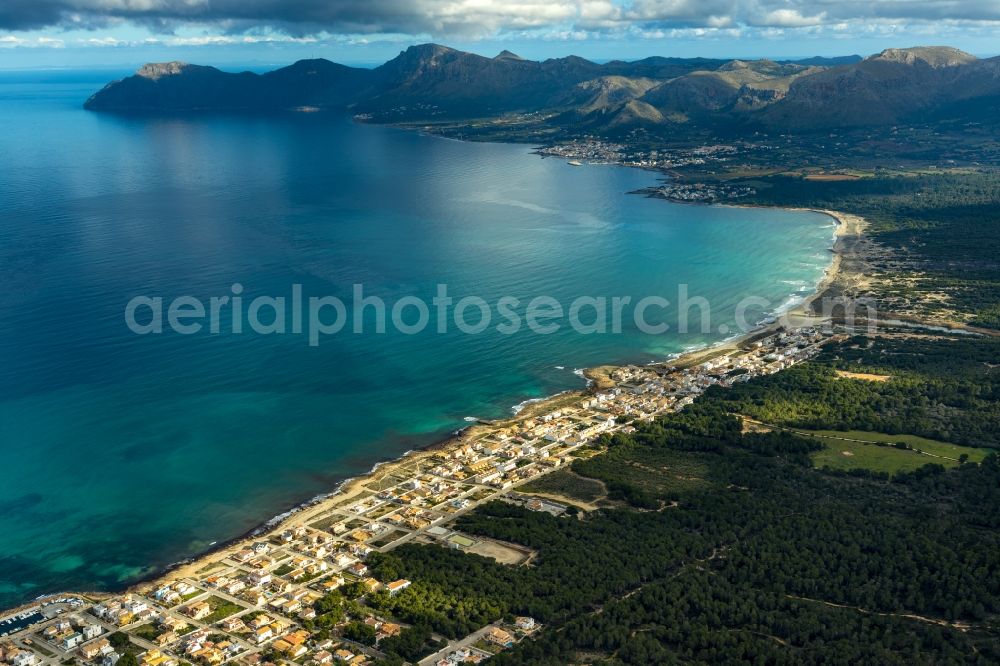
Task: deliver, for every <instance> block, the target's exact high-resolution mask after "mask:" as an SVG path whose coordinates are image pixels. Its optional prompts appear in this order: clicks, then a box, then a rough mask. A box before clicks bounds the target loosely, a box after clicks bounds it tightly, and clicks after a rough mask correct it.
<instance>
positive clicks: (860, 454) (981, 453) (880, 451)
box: [795, 429, 992, 474]
mask: <svg viewBox="0 0 1000 666" xmlns="http://www.w3.org/2000/svg"><path fill="white" fill-rule="evenodd" d="M795 432H797V433H799V434H803V435H809V436H811V437H816V438H819V439H822V440H823V443H824V444H825V445H826V448H825V449H824V450H822V451H818V452H817V453H814V454H813V455H812V460H813V464H814V465H815V466H816V467H818V468H823V467H829V468H831V469H842V470H849V469H859V468H863V469H870V470H872V471H873V472H887V473H889V474H893V473H895V472H910V471H913V470H915V469H918V468H920V467H923V466H924V465H926V464H928V463H938V464H940V465H944V466H945V467H955V466H957V465H958V459H959V457H960V456H961V455H963V454H965V455H967V456H968V459H969V461H971V462H981V461H982V460H983V458H985V457H986V456H987V455H988V454H989V453H991V452H992V449H981V448H971V447H967V446H958V445H957V444H948V443H947V442H939V441H936V440H933V439H927V438H925V437H917V436H915V435H887V434H885V433H880V432H865V431H861V430H845V431H842V432H841V431H835V430H798V429H796V430H795ZM845 440H863V441H845ZM864 442H871V444H866V443H864ZM896 442H904V443H906V444H907V445H909V446H910V447H911V448H910V449H898V448H895V447H894V446H892V445H893V444H895V443H896ZM879 443H882V444H888V445H889V446H878V444H879ZM921 452H922V453H921ZM848 454H849V455H848Z"/></svg>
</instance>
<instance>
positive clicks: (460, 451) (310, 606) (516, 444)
mask: <svg viewBox="0 0 1000 666" xmlns="http://www.w3.org/2000/svg"><path fill="white" fill-rule="evenodd" d="M830 339H831V338H830V336H829V335H827V334H824V333H821V332H820V331H818V330H816V329H812V328H803V329H798V330H794V331H784V330H779V331H778V332H769V333H763V334H761V337H760V339H757V340H756V341H754V342H752V343H747V344H746V345H744V348H743V349H739V350H732V351H729V352H726V353H722V354H720V355H719V356H717V357H715V358H712V359H710V360H707V361H704V362H702V363H700V364H698V365H694V366H693V367H687V368H681V367H677V366H675V365H672V364H671V363H670V362H667V363H661V364H655V365H649V366H626V367H621V368H617V369H614V370H613V371H611V372H610V374H609V378H610V380H611V382H612V383H613V387H611V388H607V389H601V390H592V391H590V392H588V393H587V394H586V395H585V396H584V397H582V398H579V399H577V400H575V401H574V402H572V403H571V404H568V405H560V406H559V408H558V409H553V410H551V411H543V412H542V413H538V414H533V415H531V416H528V417H524V418H520V419H516V420H514V421H511V422H510V423H506V424H502V425H501V426H499V427H497V428H495V429H492V430H490V431H489V432H488V434H485V435H482V436H481V437H478V438H475V439H473V440H472V441H468V440H463V441H460V442H459V444H458V445H456V446H452V447H447V448H443V449H441V450H437V451H434V452H433V453H432V454H430V455H427V456H423V457H419V458H417V459H416V460H415V461H413V462H412V464H410V465H405V464H403V463H401V464H400V466H399V467H398V469H394V471H393V473H392V474H389V475H388V476H385V477H378V478H377V480H376V479H375V478H374V477H373V479H372V480H371V481H368V482H366V483H365V484H364V486H363V487H364V492H361V493H357V494H354V495H350V496H345V497H338V495H337V494H334V495H333V496H331V497H330V498H328V499H327V500H325V501H324V504H323V506H324V507H329V508H327V509H324V510H323V511H320V512H319V513H317V514H315V515H310V517H309V521H308V522H307V523H306V524H298V525H294V526H284V527H278V528H277V529H276V530H275V531H273V532H270V533H268V534H262V535H261V536H260V537H258V538H257V540H255V541H248V542H246V543H245V544H242V545H240V546H238V547H236V548H230V549H229V550H227V551H223V552H220V553H215V554H210V555H208V556H206V557H205V558H203V559H202V560H200V561H199V563H198V564H200V565H203V566H202V567H201V568H200V569H197V570H195V573H193V574H191V575H184V576H180V577H175V578H173V579H170V580H165V581H160V582H157V583H153V584H146V585H145V586H139V587H138V588H137V589H135V590H133V591H131V592H129V593H127V594H122V595H119V596H111V597H107V598H102V599H88V598H83V597H79V596H71V597H65V596H64V597H59V598H48V599H46V600H44V601H40V602H38V603H37V604H36V605H35V606H33V607H31V608H28V609H25V610H22V611H21V612H19V613H18V614H17V615H14V616H11V617H7V618H5V619H0V663H3V664H6V665H8V666H70V665H72V664H80V665H83V664H89V665H92V666H122V665H121V664H119V661H120V660H122V659H126V657H125V656H123V655H126V654H127V655H128V658H127V662H129V664H130V666H134V665H133V664H132V663H131V662H133V661H134V662H135V664H138V666H190V665H200V666H220V665H221V664H231V665H232V666H324V665H327V664H338V663H343V664H359V665H360V664H366V663H371V662H373V661H376V660H377V659H379V658H380V657H381V656H382V653H381V652H380V649H379V646H380V644H381V643H382V642H383V641H385V640H386V639H388V638H390V637H395V636H398V635H399V634H400V632H403V631H405V630H406V629H407V627H406V625H405V624H403V623H401V622H399V621H398V620H397V619H395V618H392V617H386V616H384V615H383V614H381V613H380V612H379V611H378V610H377V609H376V608H375V607H374V606H373V605H372V604H371V603H369V601H370V599H372V598H374V596H375V595H390V596H395V595H409V594H419V593H420V592H419V590H418V589H414V588H417V587H419V586H414V585H412V584H411V581H410V580H406V579H396V580H379V579H378V578H376V577H374V576H373V573H372V572H371V571H370V570H369V567H368V565H366V559H367V558H368V557H369V555H370V554H371V553H373V552H375V551H383V552H384V551H388V550H391V549H393V548H396V547H397V546H399V545H400V544H403V543H408V542H415V543H424V544H438V545H440V546H441V547H445V548H452V549H457V550H461V551H466V552H472V553H478V554H480V555H484V556H487V557H493V558H495V559H497V560H498V561H501V562H503V563H505V564H509V565H511V566H518V565H523V564H525V563H526V562H528V561H529V560H530V557H531V553H526V552H522V551H520V550H518V549H517V548H516V547H514V546H513V545H512V544H505V543H500V542H493V541H490V540H488V539H483V538H481V537H475V536H472V535H468V534H463V533H461V532H460V531H457V530H456V529H454V528H453V527H452V526H451V525H452V524H453V522H454V519H455V518H456V517H457V516H459V515H462V514H463V513H465V512H468V511H472V510H474V509H475V508H476V507H477V506H479V505H481V504H482V503H484V502H488V501H491V500H497V499H499V500H502V501H508V502H515V503H518V504H521V505H523V506H526V507H527V508H528V509H530V510H534V511H548V512H550V513H553V514H555V515H560V514H562V513H564V512H566V510H567V508H568V507H567V506H566V505H563V504H561V503H559V502H556V501H552V500H550V499H546V498H543V497H536V496H532V495H531V494H530V493H526V492H525V493H522V492H518V487H519V486H521V485H522V484H524V483H525V482H527V481H529V480H532V479H536V478H538V477H540V476H542V475H545V474H547V473H549V472H551V471H553V470H556V469H560V468H563V467H565V466H566V465H569V464H570V463H571V462H572V461H573V460H574V459H576V458H577V457H578V456H579V455H581V451H583V450H586V449H588V448H589V449H591V450H592V449H593V447H594V446H596V444H597V440H598V438H599V437H600V436H601V435H602V434H604V433H614V432H628V431H629V430H631V429H632V427H633V426H632V425H631V424H632V423H633V422H635V421H636V420H650V419H653V418H655V417H656V416H657V415H659V414H663V413H666V412H669V411H671V410H680V409H682V408H684V406H686V405H688V404H690V403H691V402H692V401H693V400H694V399H695V398H696V397H697V396H698V395H699V394H701V393H702V392H703V391H705V390H706V389H707V388H709V387H711V386H730V385H732V384H734V383H736V382H742V381H746V380H747V379H749V378H751V377H756V376H761V375H766V374H771V373H774V372H778V371H780V370H783V369H785V368H787V367H789V366H791V365H793V364H795V363H799V362H801V361H804V360H806V359H808V358H811V357H812V356H814V355H815V354H816V353H817V352H818V351H819V349H820V347H821V346H822V345H823V344H824V343H825V342H827V341H829V340H830ZM404 462H405V459H404ZM335 590H340V591H346V590H352V594H351V597H354V595H356V599H355V603H352V604H351V605H350V606H349V607H348V611H347V614H346V615H344V616H343V617H340V618H339V619H338V621H337V622H336V623H335V624H334V626H333V627H332V630H329V631H318V630H317V629H316V627H317V626H319V624H320V623H319V620H320V619H321V616H322V615H323V614H324V613H325V612H327V608H326V607H325V606H324V603H323V600H324V599H325V598H326V597H327V595H328V594H330V593H331V591H335ZM349 598H350V597H349ZM508 620H510V618H508ZM359 626H362V627H364V628H365V629H364V632H365V633H366V635H367V636H369V637H370V638H371V640H368V641H359V640H358V638H357V636H356V634H357V633H359V632H358V631H357V627H359ZM352 627H353V629H352ZM538 631H544V627H542V626H540V625H539V624H538V623H536V621H535V620H534V619H533V618H531V617H517V618H513V620H512V621H508V622H497V623H495V624H492V625H489V626H486V627H482V628H480V629H479V630H477V631H476V632H474V633H473V634H471V635H469V636H466V637H464V638H462V639H460V640H454V641H451V642H449V641H447V639H443V638H441V641H440V643H441V644H442V645H443V647H442V648H441V649H440V650H439V651H438V652H437V653H435V654H432V655H429V656H428V657H426V658H425V659H423V660H421V661H420V662H419V663H420V664H421V665H438V666H449V665H455V664H470V663H471V664H475V663H480V662H483V661H486V660H488V659H489V658H490V657H491V656H493V655H494V654H496V653H498V652H500V651H502V650H505V649H508V648H510V647H511V646H513V645H514V644H516V643H517V642H518V641H521V640H523V639H525V638H526V637H529V636H531V635H532V634H534V633H535V632H538ZM439 638H440V637H439ZM125 663H126V662H125V661H123V662H122V664H125Z"/></svg>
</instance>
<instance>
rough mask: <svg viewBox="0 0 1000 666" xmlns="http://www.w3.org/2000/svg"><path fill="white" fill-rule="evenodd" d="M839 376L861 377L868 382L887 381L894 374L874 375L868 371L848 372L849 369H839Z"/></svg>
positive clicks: (844, 377)
mask: <svg viewBox="0 0 1000 666" xmlns="http://www.w3.org/2000/svg"><path fill="white" fill-rule="evenodd" d="M837 376H838V377H840V378H841V379H860V380H862V381H866V382H887V381H889V380H890V379H892V375H872V374H869V373H867V372H848V371H847V370H837Z"/></svg>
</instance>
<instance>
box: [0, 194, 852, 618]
mask: <svg viewBox="0 0 1000 666" xmlns="http://www.w3.org/2000/svg"><path fill="white" fill-rule="evenodd" d="M709 205H727V204H709ZM732 207H736V208H770V207H767V206H740V205H733V206H732ZM780 210H791V211H800V212H815V213H821V214H824V215H827V216H828V217H830V218H831V219H833V220H834V223H835V230H834V243H833V245H832V247H831V248H830V252H831V254H832V259H831V262H830V265H829V266H828V267H827V268H826V270H825V271H824V273H823V276H822V277H821V279H820V280H819V281H818V282H817V284H816V286H815V288H814V289H813V291H812V292H811V293H809V294H808V295H806V296H805V297H804V298H803V299H802V300H801V301H800V302H799V303H797V304H793V305H791V306H790V307H788V308H787V309H786V310H785V311H783V312H777V313H774V314H773V315H772V316H773V317H774V318H775V321H774V322H772V323H769V324H766V325H762V326H759V327H757V328H754V329H752V330H750V331H746V332H744V333H741V334H739V335H736V336H733V337H732V338H730V339H727V340H722V341H720V342H717V343H715V344H710V345H707V346H703V347H699V348H697V349H691V350H689V351H685V352H681V353H678V354H677V355H676V356H668V357H667V358H664V359H663V360H662V361H657V362H654V363H653V364H654V365H670V366H674V367H677V368H684V367H690V366H693V365H697V364H699V363H702V362H704V361H706V360H708V359H710V358H713V357H715V356H718V355H721V354H725V353H731V352H733V351H738V350H739V349H740V348H741V346H742V345H744V344H745V343H747V342H748V341H749V340H752V339H754V338H757V337H760V336H763V335H767V334H769V333H771V332H774V331H776V330H778V329H782V328H785V327H796V328H797V327H803V326H809V325H812V323H814V322H815V321H816V320H817V316H816V314H815V313H814V312H813V309H812V306H813V304H815V303H816V301H817V300H819V299H820V298H822V297H823V296H824V294H826V293H828V292H830V291H831V290H836V289H837V285H838V281H843V280H844V279H845V277H847V278H848V279H850V276H845V272H846V271H845V265H844V264H845V261H844V257H845V256H847V255H850V254H851V253H852V252H853V243H851V242H849V241H848V240H847V239H852V238H855V239H856V238H859V237H861V236H862V235H863V232H864V228H865V226H866V223H865V220H864V219H863V218H860V217H858V216H855V215H850V214H847V213H840V212H838V211H832V210H822V209H812V208H781V209H780ZM618 367H623V366H619V365H602V366H596V367H593V368H585V369H583V371H582V373H581V374H582V376H583V378H584V379H585V380H586V381H587V386H586V387H585V388H582V389H577V390H567V391H562V392H560V393H556V394H554V395H550V396H545V397H542V398H536V399H530V400H525V401H523V402H522V403H520V404H519V405H518V406H517V407H520V409H519V410H517V411H515V412H514V414H513V415H512V416H510V417H508V418H505V419H498V420H495V421H491V422H488V423H487V422H483V421H477V422H475V423H470V424H469V425H468V426H466V427H464V428H461V429H459V430H457V431H454V432H452V433H450V434H448V435H447V436H444V437H442V438H441V439H439V440H437V441H434V442H431V443H430V444H428V445H426V446H423V447H420V448H417V449H411V450H409V451H406V452H404V453H403V454H402V455H400V456H398V457H394V458H387V459H384V460H380V461H377V462H375V463H374V464H373V465H372V468H371V469H370V470H369V471H368V472H366V473H364V474H360V475H358V476H353V477H347V478H345V479H344V480H343V481H341V482H340V483H338V484H337V485H336V486H335V487H334V488H332V489H331V490H330V492H328V493H323V494H320V495H316V496H315V497H312V498H310V499H308V500H305V501H303V502H301V503H299V504H296V505H294V506H292V507H290V508H289V509H287V510H286V511H283V512H280V513H278V514H275V515H273V516H271V517H270V518H268V519H266V520H264V521H262V522H261V523H260V524H258V525H257V526H255V527H253V528H251V529H250V530H247V531H246V532H244V533H242V534H240V535H237V536H235V537H232V538H230V539H227V540H225V541H221V542H219V543H217V544H214V545H212V546H211V547H210V548H209V549H208V550H206V551H204V552H202V553H199V554H196V555H193V556H191V557H190V558H187V559H185V560H181V561H178V562H176V563H173V564H170V565H167V566H166V567H164V568H161V569H157V570H156V571H150V572H149V573H148V574H147V575H144V576H141V577H140V578H138V579H136V580H132V581H130V582H129V583H127V584H125V585H123V586H122V587H121V588H117V589H110V590H104V591H88V592H55V593H51V594H44V595H41V596H39V597H37V598H35V599H33V600H32V601H29V602H26V603H24V604H21V605H19V606H17V607H15V608H11V609H5V610H4V613H5V614H6V613H17V612H20V611H21V610H24V609H28V608H31V607H34V606H37V605H39V604H40V603H42V602H44V601H45V600H46V599H51V598H54V597H65V596H82V597H86V598H90V599H101V598H107V597H109V596H113V595H116V594H121V593H125V592H128V591H131V590H140V589H145V588H148V587H152V586H156V585H158V584H160V583H163V582H166V581H168V580H174V579H178V578H186V577H193V576H195V575H197V574H198V573H199V572H201V571H203V570H204V569H206V568H207V567H210V566H211V565H212V564H213V563H215V562H217V561H220V560H222V559H225V558H226V557H228V556H230V555H232V554H234V553H235V552H237V551H238V550H240V549H241V548H243V547H245V546H247V545H248V544H249V543H251V542H253V541H255V540H258V539H260V538H261V537H262V536H264V535H268V534H274V533H280V532H281V531H284V530H286V529H290V528H293V527H296V526H299V525H305V524H307V523H309V522H310V521H312V520H313V519H314V518H316V517H317V516H318V515H320V514H323V513H326V512H328V511H330V510H331V509H333V508H335V507H336V506H338V505H340V504H343V503H347V502H350V501H351V500H352V499H354V498H356V497H357V496H358V495H360V494H361V493H363V492H365V490H366V488H365V486H366V485H367V484H370V483H377V482H378V481H379V480H381V479H383V478H385V477H387V476H392V475H394V474H396V473H398V472H400V471H401V470H402V469H404V468H406V467H409V466H411V465H414V464H416V463H419V462H421V461H423V460H425V459H427V458H429V457H431V456H433V455H436V454H437V453H439V452H441V451H450V450H454V449H456V448H459V447H461V446H463V445H464V444H466V443H467V442H468V441H469V440H472V439H477V438H479V437H481V436H483V435H486V434H488V433H490V432H491V431H495V430H500V429H504V428H509V427H510V426H511V425H513V424H515V423H518V422H520V421H524V420H528V419H531V418H533V417H534V416H536V415H538V414H539V413H546V412H548V411H552V410H553V409H555V408H556V406H557V405H558V404H559V403H560V402H562V401H566V400H576V399H579V398H581V397H583V396H584V395H587V394H588V393H590V392H592V391H594V390H599V389H601V388H606V383H605V382H606V376H605V375H607V374H609V373H610V371H611V370H612V369H615V368H618ZM512 409H514V408H513V407H512Z"/></svg>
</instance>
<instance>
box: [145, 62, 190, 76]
mask: <svg viewBox="0 0 1000 666" xmlns="http://www.w3.org/2000/svg"><path fill="white" fill-rule="evenodd" d="M188 67H191V65H189V64H187V63H186V62H180V61H179V60H174V61H171V62H148V63H146V64H145V65H143V66H142V67H140V68H139V69H138V71H136V76H142V77H144V78H147V79H153V80H156V79H158V78H160V77H162V76H176V75H177V74H181V73H183V72H184V70H185V69H187V68H188Z"/></svg>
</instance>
